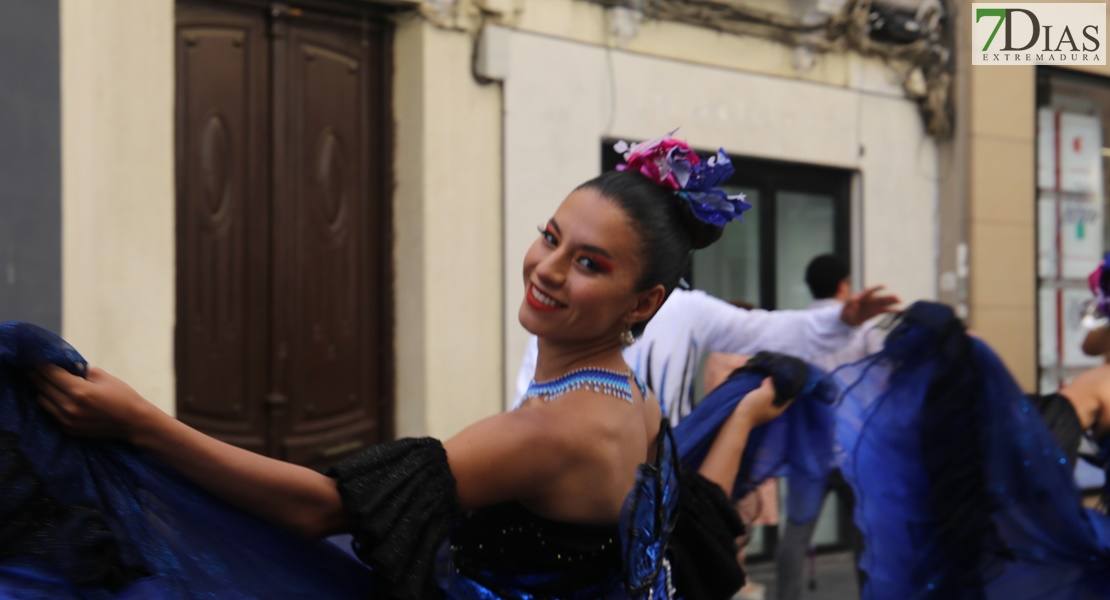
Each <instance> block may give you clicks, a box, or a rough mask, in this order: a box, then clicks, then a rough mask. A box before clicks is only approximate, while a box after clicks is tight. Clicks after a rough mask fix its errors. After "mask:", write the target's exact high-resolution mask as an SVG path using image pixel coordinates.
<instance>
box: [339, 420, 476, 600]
mask: <svg viewBox="0 0 1110 600" xmlns="http://www.w3.org/2000/svg"><path fill="white" fill-rule="evenodd" d="M327 474H328V475H329V476H331V477H334V478H335V479H337V480H338V482H339V493H340V495H341V496H342V498H343V505H344V507H345V510H346V512H347V515H348V518H349V519H350V523H351V528H352V533H353V535H354V539H355V542H354V550H355V554H357V555H358V557H359V558H360V559H362V561H363V562H365V563H366V564H367V565H369V566H370V567H371V568H372V569H373V570H374V575H375V577H376V578H377V580H378V590H377V595H376V596H375V597H380V598H398V599H409V598H413V599H415V598H436V597H440V596H441V595H442V594H441V593H440V592H439V590H438V587H437V586H436V580H435V560H436V552H437V550H438V549H439V547H440V545H442V543H443V542H444V541H445V540H446V539H447V537H448V535H450V533H451V530H452V528H453V526H454V525H455V523H456V521H457V520H458V518H459V516H460V514H461V509H460V505H459V495H458V489H457V486H456V483H455V476H454V475H452V474H451V469H450V467H449V465H448V463H447V453H446V451H445V450H444V449H443V444H442V443H441V442H440V441H439V440H436V439H432V438H406V439H401V440H396V441H393V442H387V443H384V444H378V445H376V446H373V447H370V448H368V449H366V450H364V451H363V452H361V453H359V454H358V455H356V456H354V457H353V458H350V459H348V460H346V461H344V462H342V463H339V464H338V465H335V466H333V467H331V468H330V469H328V472H327Z"/></svg>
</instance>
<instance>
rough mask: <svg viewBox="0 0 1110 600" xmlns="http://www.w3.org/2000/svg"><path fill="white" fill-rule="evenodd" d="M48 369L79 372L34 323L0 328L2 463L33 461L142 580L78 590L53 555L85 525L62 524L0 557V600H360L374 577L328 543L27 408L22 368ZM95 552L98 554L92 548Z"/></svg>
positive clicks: (0, 516)
mask: <svg viewBox="0 0 1110 600" xmlns="http://www.w3.org/2000/svg"><path fill="white" fill-rule="evenodd" d="M43 364H54V365H58V366H61V367H63V368H65V369H66V370H68V371H70V372H71V373H74V374H83V373H84V372H85V368H86V367H85V361H84V360H83V359H82V358H81V356H80V355H79V354H78V353H77V352H76V351H75V350H74V349H73V348H72V347H70V346H69V345H68V344H66V343H65V342H64V341H62V340H61V339H60V338H58V337H57V336H55V335H53V334H51V333H49V332H47V331H45V330H43V329H41V328H38V327H35V326H33V325H28V324H23V323H2V324H0V434H9V435H8V439H10V440H13V443H14V444H15V446H16V448H14V449H11V450H12V452H10V453H9V454H10V455H12V456H15V457H16V458H15V459H11V458H9V459H8V461H9V462H10V461H11V460H20V461H24V460H25V461H29V463H30V465H31V467H32V470H33V472H34V473H35V474H37V477H38V479H39V480H40V482H39V483H41V485H42V487H43V488H44V491H45V493H46V495H48V496H49V497H50V498H52V499H54V500H56V501H57V502H58V504H59V506H63V507H77V506H79V507H82V508H84V509H86V512H88V513H91V514H95V515H98V517H97V518H98V519H99V520H102V521H103V522H104V523H106V524H107V526H108V528H109V530H110V535H106V536H105V537H106V538H113V539H114V543H115V544H116V545H118V548H119V557H118V558H119V562H121V563H122V564H124V565H126V566H127V567H128V568H129V569H131V570H132V571H133V572H135V573H139V574H140V575H139V576H138V578H137V579H131V581H129V582H127V583H125V584H124V585H122V587H119V588H117V589H106V588H105V587H100V586H96V585H79V584H76V583H74V581H73V577H72V570H71V571H70V572H64V571H63V569H62V566H61V565H60V562H63V561H60V560H59V557H60V556H63V555H64V552H65V550H66V548H67V547H68V545H69V544H70V541H71V540H70V537H71V536H82V535H85V532H84V528H85V525H86V524H87V520H78V521H75V522H72V523H65V522H63V523H62V524H61V526H60V527H58V528H55V529H54V530H52V532H40V533H35V532H30V533H29V534H28V535H29V536H31V537H32V538H33V537H34V536H36V535H37V536H39V538H43V537H49V536H50V535H61V534H63V533H64V534H66V536H65V537H63V538H62V539H61V540H59V541H60V544H56V545H54V546H49V547H50V548H51V552H50V553H49V554H48V555H47V556H45V557H44V556H41V555H40V556H36V555H35V554H33V553H32V554H30V555H24V554H20V553H18V552H16V550H17V548H13V543H8V544H7V547H4V548H0V598H19V599H22V600H27V599H39V598H41V599H44V600H45V599H47V598H49V599H50V600H66V599H90V600H92V599H101V598H120V599H132V598H135V599H138V598H142V599H156V600H162V599H181V600H185V599H197V598H202V599H203V598H219V599H231V600H246V599H260V600H261V599H266V600H269V599H275V598H277V599H280V598H290V599H292V598H352V599H354V598H360V599H361V598H366V597H367V593H368V590H370V589H371V588H370V584H371V580H370V577H369V571H368V570H367V569H366V568H365V567H364V566H363V565H362V564H361V563H359V562H357V561H356V560H354V559H352V558H351V557H350V556H348V555H347V554H345V553H343V552H342V551H341V550H339V549H338V548H336V547H335V546H333V545H332V544H329V543H327V542H323V541H321V542H306V541H303V540H301V539H298V538H297V537H295V536H293V535H291V534H288V533H286V532H284V531H283V530H280V529H278V528H276V527H274V526H273V525H270V524H267V523H264V522H262V521H260V520H258V519H256V518H254V517H251V516H249V515H247V514H245V513H242V512H240V511H237V510H235V509H233V508H230V507H229V506H227V505H226V504H224V503H222V502H220V501H218V500H216V499H215V498H214V497H212V496H209V495H208V494H206V493H204V492H203V491H201V490H199V489H198V488H197V487H196V486H194V485H192V484H190V483H188V482H187V481H185V480H184V479H183V478H181V477H180V476H178V475H176V474H175V473H174V472H172V471H170V470H169V469H167V468H166V467H164V466H163V465H161V464H160V463H158V462H157V461H155V460H153V459H152V458H150V457H147V456H145V455H143V454H142V453H139V452H137V451H135V450H134V449H133V448H131V447H129V446H127V445H124V444H118V443H112V442H104V441H89V440H83V439H78V438H74V437H71V436H67V435H65V434H64V433H63V432H62V431H60V430H59V429H58V427H57V426H56V424H55V421H54V420H53V419H52V418H51V417H50V416H49V415H48V414H46V413H45V412H44V411H43V410H42V409H41V408H40V407H39V406H38V405H37V403H36V402H35V401H34V394H35V391H34V389H33V387H32V385H31V383H30V381H29V380H28V378H27V376H26V372H25V370H26V369H30V368H33V367H35V366H38V365H43ZM3 466H4V465H0V471H3ZM8 466H10V465H8ZM2 474H3V473H0V475H2ZM13 485H15V484H14V483H13V482H12V481H11V480H8V479H5V478H3V477H0V496H2V497H4V498H5V499H9V498H12V497H14V496H16V495H18V493H19V492H20V491H21V490H13V489H11V487H12V486H13ZM18 510H20V507H19V506H18V504H17V505H15V506H13V505H12V503H10V502H0V524H10V523H12V522H13V521H14V520H16V519H17V518H22V517H20V516H19V515H15V514H13V513H14V512H15V511H18ZM38 516H39V517H41V518H47V517H49V515H38ZM41 518H40V519H39V520H42V519H41ZM24 520H26V519H24ZM34 520H35V519H32V521H34ZM55 520H56V519H55ZM63 521H64V520H63ZM32 525H33V523H32ZM0 528H2V526H0ZM39 541H40V542H41V543H45V544H50V543H52V542H51V540H49V539H45V540H43V539H40V540H39ZM103 541H104V540H101V541H98V542H97V544H101V542H103ZM109 541H110V540H109ZM9 542H10V540H9ZM25 545H26V544H25ZM101 547H102V546H100V545H96V544H94V545H93V546H91V547H90V550H91V551H96V549H97V548H101ZM65 558H66V560H69V559H72V560H73V561H76V562H80V561H82V560H85V559H88V558H90V557H81V556H76V557H74V556H69V557H65Z"/></svg>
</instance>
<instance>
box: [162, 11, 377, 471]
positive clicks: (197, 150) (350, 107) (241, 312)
mask: <svg viewBox="0 0 1110 600" xmlns="http://www.w3.org/2000/svg"><path fill="white" fill-rule="evenodd" d="M177 32H178V33H177V38H178V39H177V57H178V61H177V62H178V65H177V71H178V73H177V86H178V91H177V96H178V100H177V144H178V146H177V168H178V173H177V180H178V192H177V196H178V236H177V237H178V311H177V312H178V315H177V316H178V331H177V336H176V340H177V348H176V354H177V359H176V360H177V388H178V414H179V416H180V417H181V418H182V419H183V420H185V421H187V422H189V423H190V424H192V425H194V426H196V427H198V428H200V429H201V430H203V431H205V432H207V433H210V434H213V435H215V436H217V437H219V438H221V439H224V440H227V441H229V442H231V443H234V444H237V445H240V446H243V447H246V448H249V449H251V450H255V451H259V452H264V453H266V454H269V455H271V456H276V457H279V458H283V459H286V460H290V461H293V462H298V463H301V464H307V465H312V466H323V465H325V464H329V463H331V462H334V461H335V460H337V459H339V458H342V457H343V456H344V455H347V454H349V453H351V452H353V451H356V450H358V449H359V448H362V447H364V446H365V445H367V444H369V443H373V442H377V441H381V440H382V439H387V438H388V436H389V435H390V431H389V429H390V428H389V427H388V419H389V415H390V410H389V409H390V408H391V406H390V404H391V393H390V385H389V382H388V380H387V377H388V375H389V373H388V371H389V369H388V367H387V365H388V360H389V358H390V356H389V352H390V348H391V343H390V342H391V340H390V339H389V335H390V333H389V331H388V325H387V324H388V313H387V310H388V306H387V298H388V295H389V293H390V292H389V289H388V287H387V280H386V265H387V264H388V263H387V262H386V261H387V260H388V252H389V244H388V242H389V239H388V232H389V219H388V211H387V204H386V203H387V202H388V199H387V196H386V194H387V193H388V192H387V190H388V187H387V186H386V185H384V182H385V181H386V180H387V177H388V170H387V169H388V162H387V157H386V156H385V150H384V148H385V140H386V133H385V132H384V131H383V123H385V122H386V121H385V116H386V112H385V111H386V110H387V104H386V89H387V88H386V85H385V82H386V77H387V76H388V73H387V69H386V65H387V64H388V63H387V58H388V57H387V54H386V48H387V43H388V37H387V36H388V31H387V30H386V29H385V26H384V25H381V24H378V23H377V22H375V21H372V20H368V19H366V18H365V17H361V18H350V19H340V18H336V17H334V16H328V17H327V18H318V19H313V18H311V15H310V13H309V12H308V11H301V10H289V11H286V12H281V11H273V12H271V11H265V12H263V11H259V10H252V9H240V8H235V7H232V6H231V5H230V4H227V5H225V4H213V3H209V4H197V3H192V2H190V3H186V2H179V4H178V25H177Z"/></svg>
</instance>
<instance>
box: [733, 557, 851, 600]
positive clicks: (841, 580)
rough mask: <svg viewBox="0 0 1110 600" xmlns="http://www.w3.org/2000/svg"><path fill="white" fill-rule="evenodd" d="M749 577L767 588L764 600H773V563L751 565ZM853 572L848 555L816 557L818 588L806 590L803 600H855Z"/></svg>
mask: <svg viewBox="0 0 1110 600" xmlns="http://www.w3.org/2000/svg"><path fill="white" fill-rule="evenodd" d="M748 577H749V578H751V579H752V580H753V581H756V582H758V583H762V584H764V585H766V586H767V593H766V594H765V596H764V598H765V599H766V600H774V598H775V563H774V562H773V561H772V562H763V563H758V564H755V565H751V566H750V567H749V569H748ZM858 598H859V592H858V591H857V589H856V576H855V570H854V569H853V567H852V555H851V554H847V553H844V554H823V555H820V556H818V557H817V587H816V589H814V590H809V589H807V590H806V591H805V593H804V594H803V595H802V599H803V600H857V599H858Z"/></svg>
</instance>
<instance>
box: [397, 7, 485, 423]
mask: <svg viewBox="0 0 1110 600" xmlns="http://www.w3.org/2000/svg"><path fill="white" fill-rule="evenodd" d="M396 40H397V42H396V47H395V52H394V56H395V57H396V64H395V69H394V76H395V80H394V105H395V109H396V111H395V115H396V144H397V146H396V169H395V174H396V183H397V191H396V194H395V196H394V227H395V232H396V239H395V243H394V253H395V254H394V257H395V260H394V266H395V273H396V288H395V289H396V317H397V320H396V330H395V331H396V349H397V434H398V435H399V436H404V435H433V436H440V437H444V436H448V435H451V434H453V433H455V432H457V431H458V430H460V429H462V428H463V427H465V426H466V425H468V424H470V423H472V422H474V421H476V420H478V419H480V418H482V417H485V416H488V415H491V414H494V413H496V412H498V411H499V410H500V408H501V386H500V383H501V376H502V370H501V356H502V351H501V314H502V311H501V253H502V242H501V100H500V88H499V86H498V85H496V84H490V85H480V84H478V83H477V82H476V81H475V79H474V77H473V76H472V75H471V69H470V60H471V48H472V39H471V37H470V36H469V35H468V34H465V33H461V32H456V31H445V30H442V29H437V28H435V27H433V26H431V25H429V24H428V23H427V22H425V21H422V20H420V19H416V18H406V19H402V20H401V21H400V22H399V23H398V29H397V36H396Z"/></svg>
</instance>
